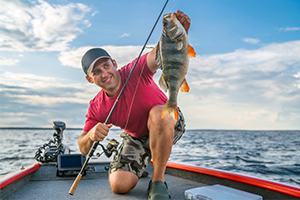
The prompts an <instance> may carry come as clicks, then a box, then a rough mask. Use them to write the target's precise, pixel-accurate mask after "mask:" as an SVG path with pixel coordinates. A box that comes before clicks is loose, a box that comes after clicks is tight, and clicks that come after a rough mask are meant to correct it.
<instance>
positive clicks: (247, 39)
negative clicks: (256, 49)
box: [242, 38, 260, 44]
mask: <svg viewBox="0 0 300 200" xmlns="http://www.w3.org/2000/svg"><path fill="white" fill-rule="evenodd" d="M242 40H243V41H244V42H246V43H250V44H257V43H259V42H260V40H259V39H254V38H243V39H242Z"/></svg>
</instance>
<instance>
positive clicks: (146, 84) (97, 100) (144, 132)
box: [78, 11, 191, 199]
mask: <svg viewBox="0 0 300 200" xmlns="http://www.w3.org/2000/svg"><path fill="white" fill-rule="evenodd" d="M176 17H177V19H178V20H179V22H180V23H181V24H182V25H183V27H184V28H185V30H186V32H187V31H188V29H189V27H190V23H191V21H190V19H189V17H188V16H187V15H185V14H184V13H183V12H181V11H177V12H176ZM155 54H156V47H155V48H154V49H153V50H152V51H151V52H149V53H147V54H144V55H142V56H141V57H140V58H139V60H138V62H137V64H136V66H135V68H134V70H133V71H132V74H131V77H130V79H129V81H128V82H127V85H126V87H125V89H124V91H123V93H122V95H121V96H120V98H119V100H118V104H117V105H116V107H115V108H114V111H113V112H112V114H111V116H110V118H109V120H108V123H106V124H104V122H105V120H106V118H107V116H108V115H109V112H110V110H111V108H112V106H113V104H114V103H115V100H116V98H117V96H118V94H119V93H120V91H121V88H122V87H123V86H124V84H125V82H126V79H127V77H128V76H129V74H130V71H131V70H132V68H133V66H134V64H135V62H136V60H137V59H135V60H134V61H133V62H131V63H129V64H128V65H126V66H124V67H122V68H120V69H117V68H118V66H117V62H116V61H115V60H113V59H112V58H111V56H110V55H109V54H108V53H107V52H106V51H105V50H103V49H101V48H93V49H90V50H89V51H87V52H86V53H85V54H84V56H83V57H82V60H81V62H82V68H83V70H84V72H85V74H86V79H87V80H88V82H90V83H94V84H96V85H97V86H99V87H100V88H102V89H101V90H100V91H99V93H98V94H97V95H96V96H95V97H94V99H92V100H91V101H90V106H89V109H88V113H87V115H86V117H87V119H86V122H85V126H84V128H83V132H82V133H81V135H80V136H79V138H78V144H79V148H80V151H81V153H82V154H84V155H86V154H88V153H89V150H90V149H91V147H92V146H93V143H94V142H95V141H103V139H104V138H105V137H106V136H107V135H108V133H109V129H110V128H111V127H112V126H113V125H115V126H118V127H120V128H121V129H124V133H123V134H121V137H122V138H123V141H122V144H121V146H120V148H119V150H118V154H117V155H115V157H114V159H113V161H112V162H111V165H110V170H109V182H110V185H111V189H112V191H113V192H114V193H118V194H125V193H127V192H129V191H130V190H131V189H133V188H134V187H135V186H136V184H137V182H138V180H139V178H141V176H142V174H143V172H144V170H145V168H146V167H147V165H148V164H149V161H150V160H151V159H152V160H153V168H154V170H153V176H152V180H151V181H150V183H149V188H148V193H149V194H148V199H169V198H170V195H169V193H168V189H167V185H166V183H165V179H164V173H165V169H166V164H167V161H168V159H169V157H170V154H171V150H172V145H173V144H175V143H176V142H177V141H178V140H179V139H180V137H181V136H182V134H183V133H184V131H185V122H184V117H183V115H182V113H181V112H180V110H179V109H178V111H179V112H178V120H175V119H174V118H173V117H172V116H171V115H169V116H167V117H165V118H161V112H162V110H163V106H164V104H165V103H166V101H167V100H168V99H167V97H166V96H165V94H164V93H163V92H162V91H161V90H160V89H159V87H158V86H157V85H156V83H155V82H154V80H153V75H154V74H155V73H156V71H157V69H158V66H157V64H156V62H155Z"/></svg>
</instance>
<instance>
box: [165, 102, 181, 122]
mask: <svg viewBox="0 0 300 200" xmlns="http://www.w3.org/2000/svg"><path fill="white" fill-rule="evenodd" d="M171 113H173V114H174V118H175V120H177V119H178V109H177V106H174V107H173V106H170V105H168V104H167V103H166V104H165V106H164V108H163V110H162V112H161V118H165V117H167V116H169V115H170V114H171Z"/></svg>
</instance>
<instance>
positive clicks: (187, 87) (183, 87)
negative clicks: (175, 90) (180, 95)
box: [180, 79, 190, 92]
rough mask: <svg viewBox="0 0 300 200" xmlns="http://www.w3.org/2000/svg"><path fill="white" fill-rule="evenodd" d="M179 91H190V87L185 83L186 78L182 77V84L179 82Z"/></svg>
mask: <svg viewBox="0 0 300 200" xmlns="http://www.w3.org/2000/svg"><path fill="white" fill-rule="evenodd" d="M180 91H181V92H189V91H190V87H189V85H188V84H187V82H186V80H185V79H184V80H183V82H182V84H181V87H180Z"/></svg>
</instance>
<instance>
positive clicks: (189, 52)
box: [188, 45, 196, 58]
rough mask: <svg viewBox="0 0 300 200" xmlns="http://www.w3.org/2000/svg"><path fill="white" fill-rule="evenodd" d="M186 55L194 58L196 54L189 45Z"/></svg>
mask: <svg viewBox="0 0 300 200" xmlns="http://www.w3.org/2000/svg"><path fill="white" fill-rule="evenodd" d="M188 54H189V56H190V57H191V58H195V57H196V52H195V50H194V48H193V47H192V46H191V45H189V47H188Z"/></svg>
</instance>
